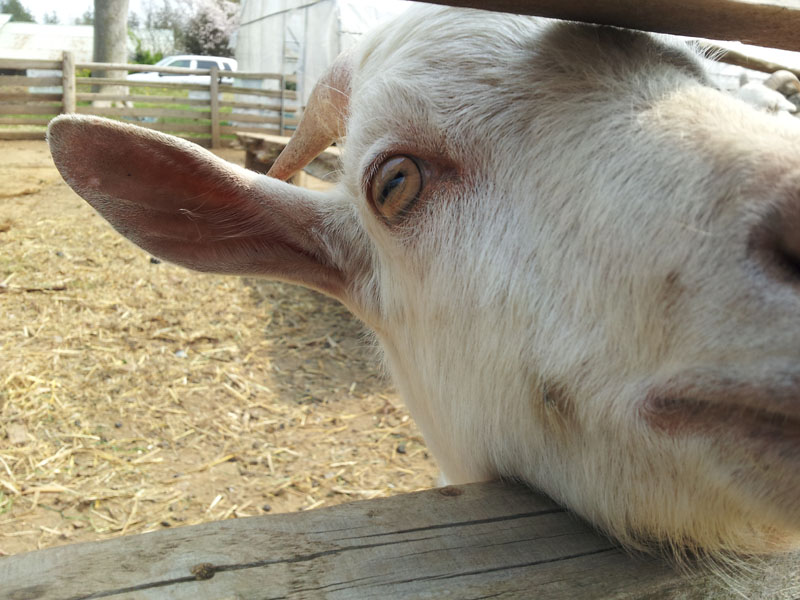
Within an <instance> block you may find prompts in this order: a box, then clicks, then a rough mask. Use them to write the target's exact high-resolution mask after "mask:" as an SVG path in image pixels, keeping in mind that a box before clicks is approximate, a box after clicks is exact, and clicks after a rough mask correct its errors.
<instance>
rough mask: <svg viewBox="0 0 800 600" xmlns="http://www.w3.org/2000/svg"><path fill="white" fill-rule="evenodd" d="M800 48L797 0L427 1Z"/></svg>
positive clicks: (798, 6)
mask: <svg viewBox="0 0 800 600" xmlns="http://www.w3.org/2000/svg"><path fill="white" fill-rule="evenodd" d="M423 1H426V2H431V3H434V4H447V5H450V6H464V7H470V8H483V9H486V10H495V11H503V12H510V13H518V14H527V15H538V16H541V17H552V18H556V19H566V20H571V21H583V22H586V23H598V24H601V25H616V26H618V27H627V28H629V29H642V30H645V31H657V32H660V33H672V34H677V35H686V36H691V37H705V38H711V39H716V40H736V41H740V42H745V43H748V44H755V45H758V46H767V47H770V48H783V49H784V50H800V2H798V1H797V0H763V1H759V2H754V1H753V0H486V1H484V0H423Z"/></svg>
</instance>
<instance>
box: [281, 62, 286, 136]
mask: <svg viewBox="0 0 800 600" xmlns="http://www.w3.org/2000/svg"><path fill="white" fill-rule="evenodd" d="M280 85H281V130H280V135H286V132H285V131H284V126H285V123H284V116H283V113H284V112H285V110H286V76H285V75H284V74H283V73H281V84H280Z"/></svg>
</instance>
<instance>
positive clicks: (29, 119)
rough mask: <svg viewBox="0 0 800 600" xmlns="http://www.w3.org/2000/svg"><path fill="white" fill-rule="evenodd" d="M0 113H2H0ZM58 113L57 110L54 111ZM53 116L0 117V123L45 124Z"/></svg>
mask: <svg viewBox="0 0 800 600" xmlns="http://www.w3.org/2000/svg"><path fill="white" fill-rule="evenodd" d="M0 114H2V113H0ZM55 114H58V111H56V112H55V113H54V115H55ZM52 118H53V117H51V116H46V117H33V116H17V117H0V125H47V124H48V123H49V122H50V119H52Z"/></svg>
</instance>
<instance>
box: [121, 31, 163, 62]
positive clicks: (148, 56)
mask: <svg viewBox="0 0 800 600" xmlns="http://www.w3.org/2000/svg"><path fill="white" fill-rule="evenodd" d="M128 37H129V38H130V39H131V40H132V41H133V43H134V44H136V50H134V52H133V59H132V62H134V63H135V64H137V65H154V64H156V63H157V62H158V61H160V60H161V59H162V58H164V53H163V52H158V51H156V52H153V51H151V50H150V49H149V48H145V47H144V46H143V44H142V40H141V38H140V37H138V36H137V35H136V34H135V33H134V32H133V31H132V30H130V29H128Z"/></svg>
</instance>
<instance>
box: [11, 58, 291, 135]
mask: <svg viewBox="0 0 800 600" xmlns="http://www.w3.org/2000/svg"><path fill="white" fill-rule="evenodd" d="M137 71H144V72H154V73H158V74H159V75H158V76H156V77H155V78H154V80H153V81H141V80H137V81H132V80H128V79H126V75H127V73H128V72H137ZM166 76H169V77H166ZM162 77H164V78H165V79H167V78H168V79H169V81H166V80H163V81H162V80H160V79H161V78H162ZM184 78H185V79H186V81H185V82H184V81H181V79H184ZM292 83H294V79H293V78H290V77H287V76H284V75H281V74H276V73H242V72H230V71H220V70H219V69H218V68H217V67H213V68H211V69H183V68H176V67H156V66H154V65H129V64H108V63H77V64H76V63H75V61H74V58H73V55H72V53H69V52H65V53H64V56H63V59H62V60H60V61H53V60H26V59H5V58H0V140H13V139H16V140H19V139H44V135H45V129H46V127H47V123H48V122H49V121H50V119H52V118H53V117H55V116H56V115H59V114H64V113H66V114H71V113H78V114H92V115H100V116H104V117H109V118H113V119H119V120H124V121H128V122H131V123H135V124H136V125H140V126H142V127H147V128H149V129H155V130H158V131H164V132H167V133H170V134H173V135H177V136H180V137H182V138H185V139H188V140H191V141H193V142H196V143H198V144H200V145H203V146H207V147H219V146H222V145H226V144H231V143H233V142H234V141H235V134H236V133H238V132H255V133H270V134H277V135H289V134H291V131H292V130H293V129H294V128H295V127H296V125H297V123H298V121H299V114H298V113H299V107H298V103H297V93H296V92H294V91H293V90H288V89H286V88H287V85H291V84H292Z"/></svg>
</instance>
